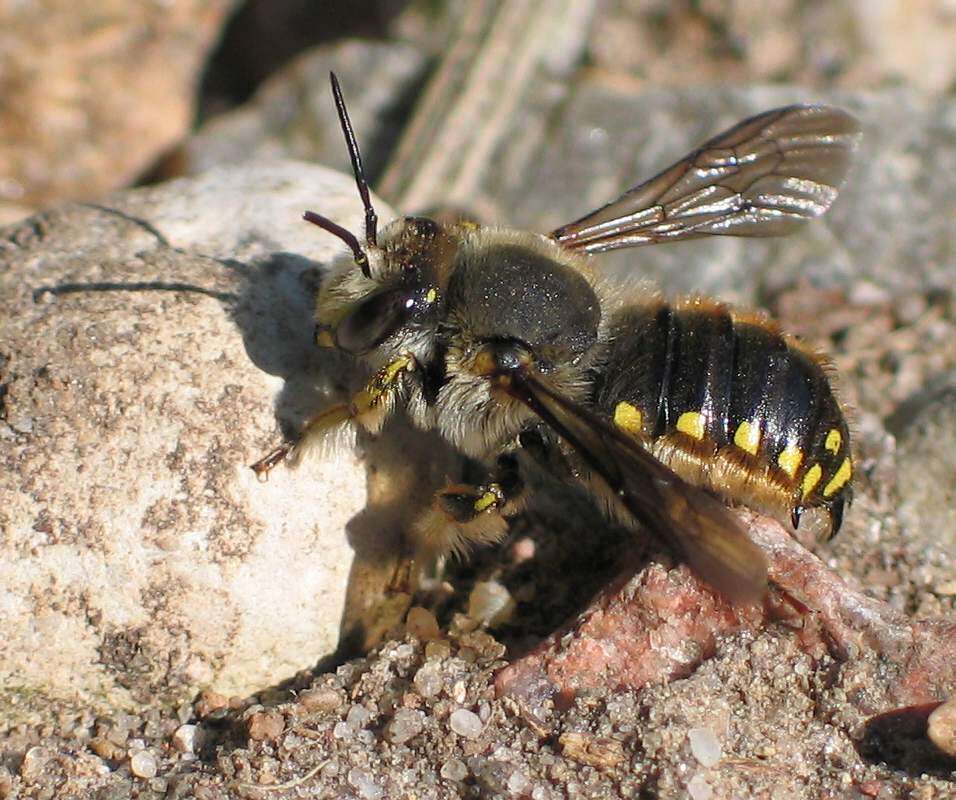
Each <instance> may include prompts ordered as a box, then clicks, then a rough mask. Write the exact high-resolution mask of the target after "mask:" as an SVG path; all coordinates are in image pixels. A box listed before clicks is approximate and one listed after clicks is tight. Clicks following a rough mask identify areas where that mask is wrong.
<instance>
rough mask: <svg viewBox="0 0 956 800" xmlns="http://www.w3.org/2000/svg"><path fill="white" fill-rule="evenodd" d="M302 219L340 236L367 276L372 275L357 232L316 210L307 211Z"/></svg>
mask: <svg viewBox="0 0 956 800" xmlns="http://www.w3.org/2000/svg"><path fill="white" fill-rule="evenodd" d="M302 219H304V220H305V221H306V222H311V223H312V224H313V225H318V226H319V227H320V228H321V229H322V230H324V231H328V232H329V233H331V234H332V235H333V236H338V237H339V238H340V239H341V240H342V241H343V242H345V243H346V244H347V245H348V247H349V249H350V250H351V251H352V256H353V257H354V258H355V263H356V264H358V266H359V268H360V269H361V270H362V274H363V275H364V276H365V277H366V278H371V277H372V271H371V270H370V269H369V266H368V256H367V255H366V254H365V251H364V250H363V249H362V245H360V244H359V240H358V239H356V238H355V234H354V233H352V231H349V230H346V229H345V228H343V227H342V226H341V225H338V224H336V223H334V222H332V220H330V219H329V218H328V217H323V216H322V215H321V214H316V213H315V212H314V211H306V212H305V213H304V214H303V215H302Z"/></svg>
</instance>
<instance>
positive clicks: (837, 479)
mask: <svg viewBox="0 0 956 800" xmlns="http://www.w3.org/2000/svg"><path fill="white" fill-rule="evenodd" d="M852 474H853V465H852V464H851V463H850V457H849V456H847V457H846V458H844V459H843V463H842V464H840V468H839V469H838V470H837V471H836V475H834V476H833V477H832V478H831V479H830V482H829V483H828V484H827V485H826V486H824V487H823V496H824V497H830V496H831V495H834V494H836V493H837V492H838V491H840V489H842V488H843V487H844V486H846V484H847V482H848V481H849V480H850V476H851V475H852Z"/></svg>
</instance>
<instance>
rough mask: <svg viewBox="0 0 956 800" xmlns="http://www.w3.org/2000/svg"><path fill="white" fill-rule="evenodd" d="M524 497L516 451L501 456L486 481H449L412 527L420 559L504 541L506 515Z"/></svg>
mask: <svg viewBox="0 0 956 800" xmlns="http://www.w3.org/2000/svg"><path fill="white" fill-rule="evenodd" d="M525 499H526V492H525V484H524V480H523V479H522V478H521V474H520V471H519V468H518V461H517V459H516V458H515V456H514V454H513V453H505V454H503V455H501V456H499V457H498V459H497V461H496V463H495V467H494V470H493V472H492V475H491V480H489V481H488V482H487V483H483V484H465V483H456V484H449V485H448V486H446V487H444V488H443V489H440V490H439V491H438V492H436V493H435V497H434V501H433V503H432V505H431V507H429V508H428V509H427V510H426V511H425V513H424V514H422V516H420V517H419V518H418V520H417V521H416V522H415V523H414V524H413V526H412V536H413V538H414V543H415V547H416V550H417V551H418V554H419V558H422V557H423V556H425V557H428V558H431V559H438V558H441V557H443V556H446V555H449V554H455V555H458V556H462V555H464V554H465V553H467V552H468V550H469V549H470V548H471V547H473V546H476V545H483V544H495V543H496V542H499V541H501V540H502V539H503V538H504V536H505V534H506V533H507V532H508V522H507V517H510V516H512V515H513V514H515V513H517V512H518V511H519V510H520V509H521V508H522V506H523V505H524V501H525Z"/></svg>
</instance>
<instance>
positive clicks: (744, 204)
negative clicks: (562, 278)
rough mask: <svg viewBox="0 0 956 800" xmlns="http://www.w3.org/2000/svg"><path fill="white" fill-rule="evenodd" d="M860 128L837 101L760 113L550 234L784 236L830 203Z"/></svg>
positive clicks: (652, 238)
mask: <svg viewBox="0 0 956 800" xmlns="http://www.w3.org/2000/svg"><path fill="white" fill-rule="evenodd" d="M859 135H860V126H859V123H858V122H857V120H856V119H855V118H854V117H852V116H851V115H850V114H848V113H847V112H845V111H842V110H841V109H839V108H832V107H830V106H819V105H797V106H786V107H785V108H777V109H774V110H773V111H765V112H764V113H763V114H758V115H757V116H755V117H750V118H749V119H745V120H744V121H743V122H739V123H738V124H737V125H735V126H734V127H732V128H730V129H729V130H726V131H724V132H723V133H721V134H720V135H718V136H716V137H714V138H713V139H711V140H710V141H709V142H707V143H705V144H703V145H701V146H700V147H699V148H698V149H696V150H694V151H693V152H692V153H690V154H689V155H687V156H685V157H684V158H682V159H681V160H680V161H678V162H677V163H676V164H673V165H671V166H670V167H668V168H667V169H665V170H664V171H663V172H661V173H660V174H658V175H655V176H654V177H653V178H651V179H650V180H649V181H646V182H645V183H642V184H640V185H639V186H635V187H634V188H633V189H630V190H629V191H627V192H625V193H624V194H623V195H621V196H620V197H619V198H618V199H617V200H615V201H614V202H612V203H608V205H606V206H604V207H603V208H599V209H598V210H597V211H592V212H591V213H590V214H588V215H587V216H585V217H582V218H581V219H579V220H577V221H576V222H572V223H570V224H568V225H564V226H563V227H561V228H558V229H557V230H556V231H553V232H552V233H551V238H553V239H555V240H556V241H557V242H559V243H560V244H562V245H564V246H565V247H567V248H568V249H570V250H580V251H583V252H585V253H602V252H604V251H605V250H615V249H617V248H621V247H637V246H639V245H644V244H656V243H658V242H670V241H677V240H679V239H693V238H697V237H701V236H718V235H723V236H782V235H784V234H787V233H790V232H791V231H793V230H794V229H795V228H797V227H798V226H800V225H802V224H803V223H805V222H807V221H808V220H811V219H813V218H814V217H819V216H820V215H821V214H823V213H825V212H826V210H827V209H828V208H829V207H830V205H831V204H832V203H833V201H834V200H835V199H836V196H837V192H838V191H839V188H840V185H841V184H842V183H843V179H844V177H845V176H846V171H847V168H848V166H849V163H850V157H851V155H852V153H853V150H854V148H855V146H856V143H857V141H858V140H859Z"/></svg>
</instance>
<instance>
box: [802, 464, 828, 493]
mask: <svg viewBox="0 0 956 800" xmlns="http://www.w3.org/2000/svg"><path fill="white" fill-rule="evenodd" d="M822 477H823V470H822V469H820V465H819V464H814V465H813V466H812V467H810V469H808V470H807V474H806V475H804V476H803V486H802V487H801V489H802V492H803V495H802V496H803V497H806V496H807V495H808V494H810V492H812V491H813V489H814V488H815V487H816V485H817V484H818V483H819V482H820V478H822Z"/></svg>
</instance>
